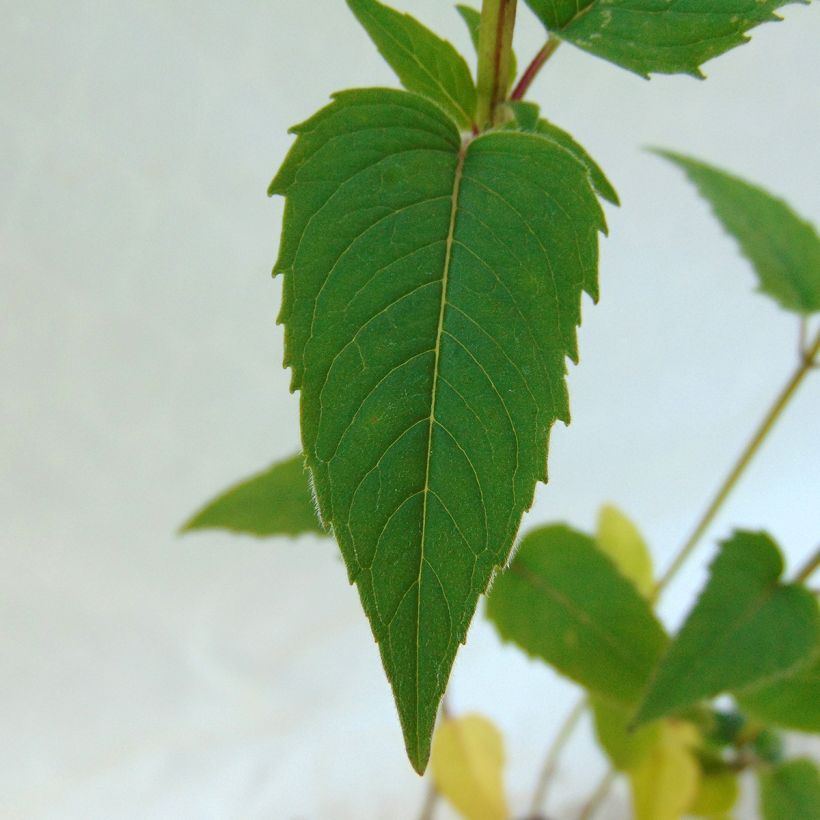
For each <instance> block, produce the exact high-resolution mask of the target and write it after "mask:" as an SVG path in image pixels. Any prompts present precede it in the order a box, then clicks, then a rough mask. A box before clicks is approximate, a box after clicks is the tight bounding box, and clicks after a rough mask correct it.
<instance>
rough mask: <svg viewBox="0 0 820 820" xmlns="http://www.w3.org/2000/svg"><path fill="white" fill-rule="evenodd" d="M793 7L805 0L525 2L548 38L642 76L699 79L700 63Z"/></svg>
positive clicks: (700, 73) (732, 46)
mask: <svg viewBox="0 0 820 820" xmlns="http://www.w3.org/2000/svg"><path fill="white" fill-rule="evenodd" d="M795 2H797V3H805V2H808V0H526V3H527V5H528V6H529V7H530V8H531V9H532V10H533V11H534V12H535V14H536V15H537V16H538V18H539V19H540V20H541V22H542V23H543V24H544V25H545V26H546V27H547V29H548V30H549V32H550V33H551V34H552V35H554V36H556V37H559V38H560V39H562V40H566V41H567V42H570V43H572V44H573V45H575V46H578V47H579V48H582V49H584V50H585V51H588V52H590V53H591V54H594V55H596V56H597V57H602V58H603V59H605V60H609V61H610V62H612V63H615V64H616V65H619V66H621V67H623V68H626V69H629V70H630V71H634V72H635V73H636V74H640V75H641V76H642V77H648V76H649V74H650V73H659V74H691V75H693V76H695V77H702V76H703V74H702V72H701V70H700V66H701V65H702V64H703V63H705V62H706V61H707V60H711V59H712V58H713V57H717V56H718V55H720V54H723V53H724V52H726V51H729V50H730V49H732V48H734V47H735V46H739V45H743V43H746V42H748V40H749V37H748V36H747V34H746V32H748V31H749V30H750V29H752V28H754V27H755V26H758V25H760V24H761V23H766V22H769V21H773V20H779V19H780V18H779V17H778V16H777V15H776V14H775V11H776V10H777V9H779V8H781V7H782V6H785V5H788V4H790V3H795Z"/></svg>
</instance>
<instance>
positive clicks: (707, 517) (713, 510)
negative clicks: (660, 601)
mask: <svg viewBox="0 0 820 820" xmlns="http://www.w3.org/2000/svg"><path fill="white" fill-rule="evenodd" d="M819 353H820V333H818V334H817V336H816V337H815V339H814V341H813V342H812V343H811V344H810V345H809V347H808V348H807V349H806V350H805V353H804V355H803V357H802V360H801V362H800V364H799V365H798V366H797V369H796V370H795V371H794V373H792V375H791V377H790V378H789V380H788V381H787V382H786V384H785V386H784V387H783V389H782V390H781V391H780V393H779V394H778V396H777V398H776V399H775V401H774V404H772V406H771V407H770V408H769V410H768V412H767V413H766V415H765V416H764V417H763V421H762V422H761V423H760V425H759V426H758V428H757V430H756V431H755V433H754V435H753V436H752V437H751V439H750V440H749V442H748V444H747V445H746V447H745V448H744V449H743V452H742V453H741V454H740V457H739V458H738V460H737V461H736V462H735V464H734V466H733V467H732V469H731V470H730V471H729V474H728V475H727V476H726V478H725V479H724V481H723V484H721V486H720V489H719V490H718V491H717V493H716V495H715V497H714V498H713V499H712V501H711V502H710V504H709V506H708V507H707V508H706V510H705V512H704V513H703V515H702V516H701V518H700V520H699V521H698V523H697V524H696V526H695V528H694V529H693V530H692V534H691V535H690V536H689V538H688V539H687V540H686V543H685V544H684V545H683V546H682V547H681V548H680V550H679V551H678V554H677V555H676V556H675V559H674V560H673V561H672V563H671V564H670V565H669V569H667V570H666V572H665V573H664V575H663V576H662V577H661V579H660V580H659V581H658V583H657V584H656V585H655V590H654V593H653V597H652V600H653V601H655V600H657V598H658V597H659V596H660V594H661V592H663V590H664V589H665V588H666V587H667V585H668V584H669V582H670V581H671V580H672V579H673V578H674V577H675V575H677V574H678V571H679V570H680V568H681V567H682V566H683V564H684V562H685V561H686V559H687V558H688V557H689V556H690V554H691V553H692V551H693V550H694V549H695V547H696V546H697V545H698V543H699V542H700V539H701V538H702V537H703V534H704V533H705V532H706V530H707V529H708V528H709V525H710V524H711V523H712V521H714V519H715V516H716V515H717V514H718V512H719V511H720V509H721V507H722V506H723V504H724V502H725V501H726V499H727V498H728V497H729V495H730V494H731V492H732V490H733V489H734V488H735V486H736V485H737V483H738V481H739V480H740V478H741V476H742V475H743V473H744V472H745V470H746V468H747V467H748V466H749V462H751V460H752V459H753V458H754V456H755V455H756V453H757V451H758V450H759V449H760V446H761V445H762V444H763V442H764V441H765V440H766V438H767V436H768V435H769V433H771V431H772V428H773V427H774V426H775V424H776V423H777V420H778V419H779V418H780V416H781V415H782V414H783V411H784V410H785V409H786V407H787V405H788V404H789V402H790V401H791V399H792V398H793V396H794V394H795V392H796V391H797V388H798V387H800V384H801V383H802V381H803V379H804V378H805V377H806V374H807V373H808V372H809V371H810V370H811V369H812V368H813V367H814V366H815V359H816V358H817V356H818V354H819Z"/></svg>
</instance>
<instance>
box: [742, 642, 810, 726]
mask: <svg viewBox="0 0 820 820" xmlns="http://www.w3.org/2000/svg"><path fill="white" fill-rule="evenodd" d="M735 697H736V700H737V702H738V704H739V706H740V707H741V708H742V709H743V710H744V711H746V712H749V713H750V714H752V715H754V716H755V717H756V718H758V719H759V720H762V721H765V722H766V723H773V724H775V725H777V726H782V727H783V728H785V729H797V730H798V731H801V732H813V733H815V734H820V653H818V652H816V654H815V658H814V660H813V661H811V662H810V663H807V664H803V665H802V666H800V667H798V668H797V669H796V670H795V671H794V672H791V673H790V674H788V675H786V676H785V677H782V678H779V679H778V680H776V681H774V682H773V683H764V684H763V685H762V686H755V687H753V688H750V689H744V690H743V692H740V693H738V694H737V695H736V696H735Z"/></svg>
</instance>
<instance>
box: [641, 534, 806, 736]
mask: <svg viewBox="0 0 820 820" xmlns="http://www.w3.org/2000/svg"><path fill="white" fill-rule="evenodd" d="M782 571H783V558H782V556H781V554H780V551H779V549H778V548H777V546H776V545H775V543H774V542H773V541H772V539H771V538H770V537H769V536H768V535H766V534H765V533H754V532H742V531H738V532H736V533H735V534H734V535H733V536H732V537H731V538H730V539H729V540H727V541H725V542H724V543H723V544H722V545H721V550H720V552H719V554H718V556H717V558H716V559H715V561H714V562H713V563H712V566H711V567H710V576H709V581H708V582H707V584H706V587H705V588H704V590H703V592H702V593H701V596H700V598H699V599H698V601H697V603H696V604H695V607H694V609H693V610H692V611H691V612H690V614H689V616H688V617H687V619H686V622H685V623H684V625H683V627H682V628H681V630H680V632H679V634H678V635H677V636H676V638H675V640H674V641H673V642H672V644H671V645H670V647H669V650H668V652H667V653H666V655H665V657H664V658H663V660H662V661H661V663H660V664H659V666H658V669H657V671H656V673H655V676H654V678H653V680H652V683H651V685H650V687H649V690H648V692H647V694H646V696H645V698H644V701H643V704H642V705H641V708H640V710H639V712H638V715H637V718H636V721H645V720H651V719H653V718H658V717H662V716H664V715H668V714H672V713H674V712H676V711H678V710H680V709H682V708H683V707H686V706H690V705H691V704H694V703H697V702H698V701H699V700H701V699H704V698H711V697H713V696H715V695H718V694H720V693H721V692H727V691H732V690H738V689H742V688H744V687H748V686H751V685H754V684H755V683H756V682H763V681H767V680H771V679H774V678H776V677H777V676H779V675H784V674H786V673H787V672H788V671H789V670H790V669H792V668H794V667H795V666H797V665H799V664H800V663H801V662H802V661H803V660H804V659H805V658H806V657H807V656H808V655H809V653H811V652H812V651H813V649H814V647H815V646H816V645H817V640H818V630H819V629H820V622H818V610H817V602H816V601H815V599H814V596H813V595H812V594H811V593H810V592H808V590H806V589H804V588H803V587H801V586H798V585H796V584H782V583H780V575H781V573H782Z"/></svg>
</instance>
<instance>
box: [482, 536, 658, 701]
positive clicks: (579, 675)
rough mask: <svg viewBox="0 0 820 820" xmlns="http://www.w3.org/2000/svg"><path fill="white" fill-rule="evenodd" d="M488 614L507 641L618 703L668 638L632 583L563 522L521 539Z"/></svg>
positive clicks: (635, 687)
mask: <svg viewBox="0 0 820 820" xmlns="http://www.w3.org/2000/svg"><path fill="white" fill-rule="evenodd" d="M487 617H488V618H489V619H490V620H491V621H492V622H493V623H494V624H495V626H496V628H497V629H498V632H499V634H500V635H501V637H502V638H504V639H505V640H508V641H512V642H513V643H515V644H517V645H518V646H520V647H521V648H522V649H523V650H524V651H525V652H527V653H529V654H530V655H533V656H535V657H537V658H541V659H542V660H545V661H546V662H547V663H549V664H552V665H553V666H554V667H555V668H556V669H557V670H558V671H559V672H561V673H563V674H564V675H567V677H570V678H572V679H573V680H574V681H576V682H578V683H580V684H581V685H582V686H584V687H586V688H587V689H589V690H591V691H592V692H597V693H598V694H600V695H602V696H604V697H606V698H609V699H613V700H616V701H618V702H620V703H623V704H630V703H632V702H634V701H635V700H636V699H637V698H638V697H639V696H640V693H641V691H642V690H643V688H644V686H645V684H646V681H647V679H648V677H649V674H650V672H651V670H652V668H653V667H654V665H655V663H656V662H657V660H658V658H659V656H660V654H661V652H662V650H663V647H664V645H665V643H666V636H665V634H664V631H663V629H662V627H661V626H660V624H659V623H658V621H657V620H656V619H655V616H654V614H653V613H652V610H651V609H650V608H649V604H648V603H647V602H646V601H645V600H644V599H643V598H642V597H641V596H640V594H639V593H638V591H637V590H636V589H635V587H634V586H633V585H632V584H631V583H630V582H629V581H627V580H626V578H624V577H623V576H622V575H621V573H620V572H618V570H617V569H616V568H615V565H614V564H613V563H612V562H611V561H610V560H609V558H607V557H606V556H605V555H604V554H603V553H602V552H600V550H598V549H597V548H596V546H595V543H594V541H593V540H592V539H591V538H590V537H589V536H587V535H584V534H583V533H580V532H577V531H576V530H572V529H570V528H569V527H566V526H563V525H554V526H551V527H542V528H540V529H537V530H534V531H532V532H530V533H529V534H528V535H527V536H526V537H525V538H524V540H523V541H522V542H521V546H520V548H519V550H518V553H517V554H516V556H515V560H514V561H513V562H512V564H511V566H510V567H509V569H507V570H506V572H504V573H503V574H502V575H500V576H499V577H498V578H497V579H496V581H495V584H494V585H493V588H492V591H491V592H490V595H489V599H488V602H487Z"/></svg>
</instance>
